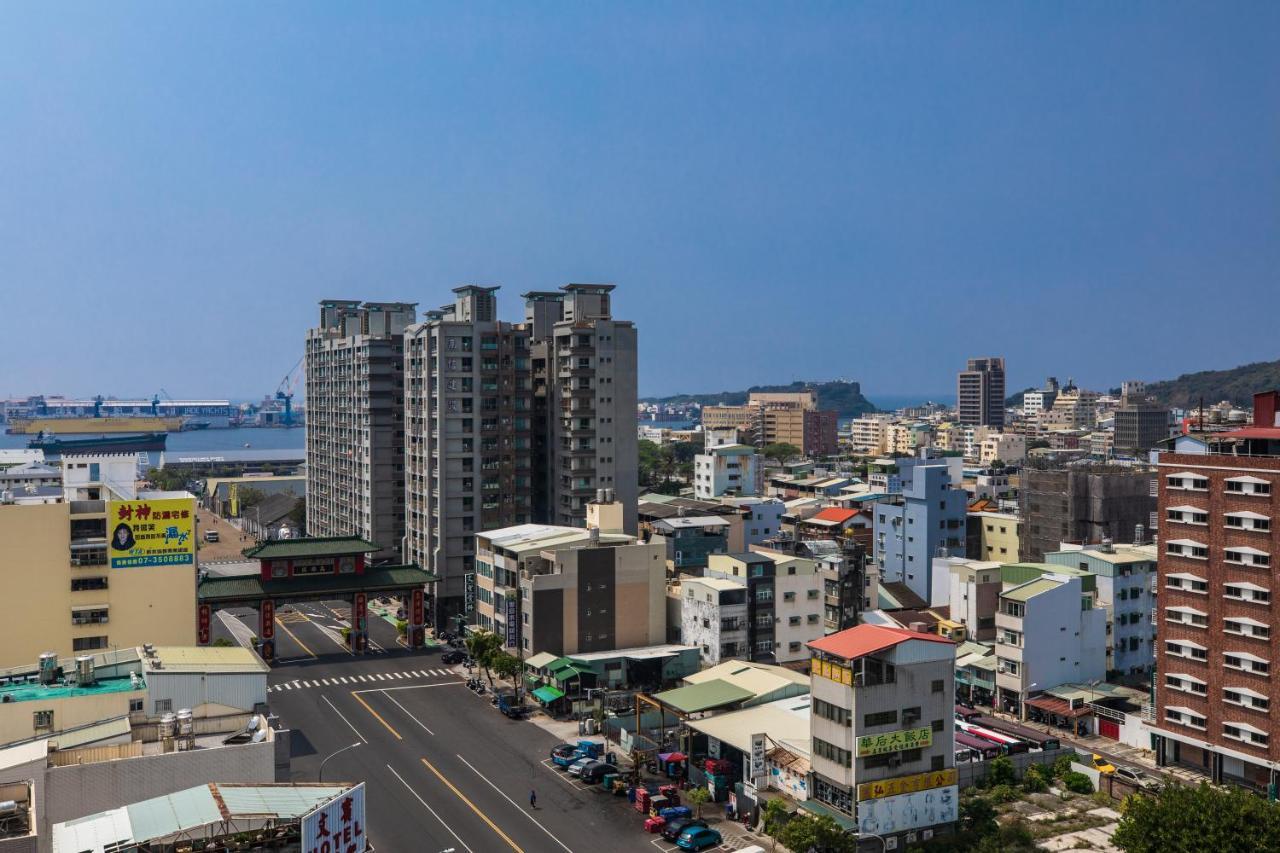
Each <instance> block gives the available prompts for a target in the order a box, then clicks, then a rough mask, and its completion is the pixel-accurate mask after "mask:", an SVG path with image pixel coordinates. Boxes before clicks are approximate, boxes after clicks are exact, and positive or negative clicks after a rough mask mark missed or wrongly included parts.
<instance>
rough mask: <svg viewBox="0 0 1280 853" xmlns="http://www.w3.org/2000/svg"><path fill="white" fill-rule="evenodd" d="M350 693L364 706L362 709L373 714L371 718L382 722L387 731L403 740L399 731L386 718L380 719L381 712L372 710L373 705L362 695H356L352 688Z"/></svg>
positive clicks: (397, 738)
mask: <svg viewBox="0 0 1280 853" xmlns="http://www.w3.org/2000/svg"><path fill="white" fill-rule="evenodd" d="M351 695H352V696H353V697H355V700H356V701H357V702H359V703H360V704H361V705H363V706H364V709H365V710H366V711H368V712H369V713H370V714H373V718H374V719H375V720H377V721H378V722H380V723H382V725H384V726H386V727H387V731H389V732H391V733H392V734H393V735H395V736H396V740H404V738H402V737H400V733H399V732H398V731H396V730H395V729H393V728H391V724H390V723H388V722H387V721H386V720H384V719H382V715H381V714H379V713H378V712H377V711H375V710H373V706H372V705H370V704H369V703H368V702H366V701H364V697H362V696H360V695H358V694H357V693H356V692H355V691H354V690H352V691H351Z"/></svg>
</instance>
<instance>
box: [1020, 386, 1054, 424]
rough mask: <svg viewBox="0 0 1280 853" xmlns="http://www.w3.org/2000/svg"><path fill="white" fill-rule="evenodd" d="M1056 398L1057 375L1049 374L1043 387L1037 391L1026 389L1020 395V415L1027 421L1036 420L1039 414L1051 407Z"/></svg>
mask: <svg viewBox="0 0 1280 853" xmlns="http://www.w3.org/2000/svg"><path fill="white" fill-rule="evenodd" d="M1057 398H1058V380H1057V377H1054V376H1050V377H1049V378H1048V379H1046V380H1045V383H1044V387H1043V388H1041V389H1039V390H1038V391H1027V392H1025V393H1023V395H1022V416H1023V417H1024V418H1026V419H1027V420H1029V421H1034V420H1038V419H1039V417H1040V415H1042V414H1043V413H1045V412H1047V411H1048V410H1050V409H1052V408H1053V402H1054V400H1056V399H1057Z"/></svg>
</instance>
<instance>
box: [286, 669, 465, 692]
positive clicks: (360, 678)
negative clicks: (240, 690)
mask: <svg viewBox="0 0 1280 853" xmlns="http://www.w3.org/2000/svg"><path fill="white" fill-rule="evenodd" d="M446 677H455V678H456V677H457V673H455V672H453V671H451V670H447V669H407V670H403V671H401V672H367V673H362V674H360V675H331V676H329V677H327V678H295V679H293V680H292V681H282V682H281V683H279V684H272V685H271V686H270V687H268V688H267V692H268V693H279V692H283V691H285V690H308V689H313V688H316V687H343V686H347V685H363V686H367V687H368V686H373V685H375V684H379V685H384V686H385V685H390V684H394V683H396V682H400V683H404V682H407V681H420V680H422V679H424V678H446Z"/></svg>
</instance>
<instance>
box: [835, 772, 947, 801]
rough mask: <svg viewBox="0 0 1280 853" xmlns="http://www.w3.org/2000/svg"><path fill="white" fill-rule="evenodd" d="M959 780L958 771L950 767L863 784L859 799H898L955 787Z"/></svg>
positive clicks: (859, 791) (859, 788) (860, 788)
mask: <svg viewBox="0 0 1280 853" xmlns="http://www.w3.org/2000/svg"><path fill="white" fill-rule="evenodd" d="M957 778H958V777H957V774H956V769H955V768H954V767H948V768H947V769H946V770H933V771H930V772H928V773H915V774H912V775H911V776H899V777H898V778H896V779H881V780H880V781H878V782H863V783H862V784H861V785H859V786H858V799H859V800H875V799H879V798H880V797H896V796H898V795H899V794H914V793H915V792H916V791H929V790H932V789H933V788H945V787H947V786H948V785H955V784H956V782H957Z"/></svg>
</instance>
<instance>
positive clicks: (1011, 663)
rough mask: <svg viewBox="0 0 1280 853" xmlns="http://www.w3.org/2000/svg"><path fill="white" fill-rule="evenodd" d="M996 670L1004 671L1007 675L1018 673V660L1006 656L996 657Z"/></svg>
mask: <svg viewBox="0 0 1280 853" xmlns="http://www.w3.org/2000/svg"><path fill="white" fill-rule="evenodd" d="M996 672H1006V673H1008V674H1009V675H1017V674H1018V662H1017V661H1016V660H1009V659H1008V658H1001V657H998V658H996Z"/></svg>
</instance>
